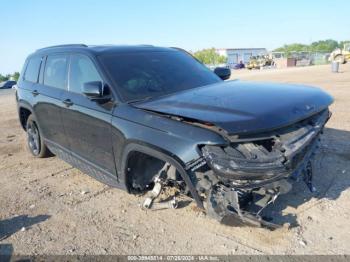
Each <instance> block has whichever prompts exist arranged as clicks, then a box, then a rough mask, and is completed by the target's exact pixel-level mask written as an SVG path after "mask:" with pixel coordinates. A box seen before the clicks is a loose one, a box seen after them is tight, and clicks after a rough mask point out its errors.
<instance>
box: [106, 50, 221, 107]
mask: <svg viewBox="0 0 350 262" xmlns="http://www.w3.org/2000/svg"><path fill="white" fill-rule="evenodd" d="M100 59H101V61H102V63H103V64H104V66H105V67H106V69H107V71H108V72H109V74H110V75H111V77H112V78H113V80H114V82H115V83H116V85H117V88H118V92H119V93H120V95H121V96H122V98H123V100H124V101H130V100H134V99H136V100H137V99H143V98H146V97H156V96H161V95H165V94H169V93H175V92H178V91H181V90H186V89H190V88H194V87H198V86H204V85H209V84H213V83H216V82H219V81H222V80H221V79H220V78H219V77H218V76H216V75H215V74H214V73H213V72H211V71H210V70H209V69H208V68H206V67H205V66H204V65H202V64H201V63H199V62H198V61H197V60H195V59H194V58H193V57H191V56H190V55H188V54H186V53H184V52H180V51H168V52H137V53H127V54H108V55H107V54H106V55H102V56H101V57H100Z"/></svg>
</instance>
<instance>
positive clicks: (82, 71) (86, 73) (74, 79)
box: [69, 55, 102, 93]
mask: <svg viewBox="0 0 350 262" xmlns="http://www.w3.org/2000/svg"><path fill="white" fill-rule="evenodd" d="M92 81H102V79H101V77H100V75H99V73H98V72H97V70H96V67H95V65H94V64H93V62H92V61H91V60H90V58H88V57H86V56H84V55H72V57H71V62H70V73H69V91H73V92H77V93H81V90H82V87H83V85H84V83H87V82H92Z"/></svg>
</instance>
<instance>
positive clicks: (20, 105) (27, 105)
mask: <svg viewBox="0 0 350 262" xmlns="http://www.w3.org/2000/svg"><path fill="white" fill-rule="evenodd" d="M21 108H24V109H26V110H28V111H30V113H31V114H32V115H33V116H34V117H35V118H36V116H35V113H34V109H33V107H32V105H31V104H30V103H28V102H26V101H24V100H19V101H18V102H17V112H18V119H19V122H20V124H21V126H22V127H23V125H22V123H21V115H20V109H21Z"/></svg>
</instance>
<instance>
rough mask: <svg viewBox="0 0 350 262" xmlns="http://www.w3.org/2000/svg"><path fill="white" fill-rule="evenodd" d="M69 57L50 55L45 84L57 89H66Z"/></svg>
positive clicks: (47, 61)
mask: <svg viewBox="0 0 350 262" xmlns="http://www.w3.org/2000/svg"><path fill="white" fill-rule="evenodd" d="M67 60H68V59H67V56H66V55H49V56H48V57H47V59H46V66H45V73H44V84H45V85H48V86H52V87H56V88H61V89H64V88H66V82H67V81H66V80H67Z"/></svg>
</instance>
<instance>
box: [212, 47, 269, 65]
mask: <svg viewBox="0 0 350 262" xmlns="http://www.w3.org/2000/svg"><path fill="white" fill-rule="evenodd" d="M216 52H217V53H218V54H219V55H222V56H225V57H227V64H228V65H234V64H238V63H239V62H240V61H242V62H243V63H244V64H246V63H248V61H249V59H250V57H251V56H258V55H267V54H268V52H267V50H266V48H220V49H216Z"/></svg>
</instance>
